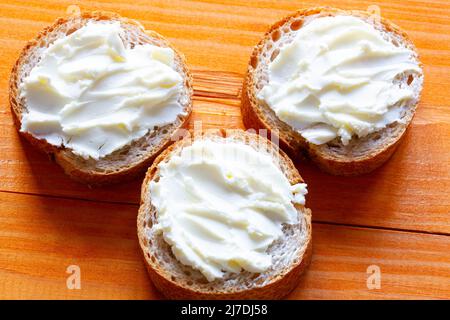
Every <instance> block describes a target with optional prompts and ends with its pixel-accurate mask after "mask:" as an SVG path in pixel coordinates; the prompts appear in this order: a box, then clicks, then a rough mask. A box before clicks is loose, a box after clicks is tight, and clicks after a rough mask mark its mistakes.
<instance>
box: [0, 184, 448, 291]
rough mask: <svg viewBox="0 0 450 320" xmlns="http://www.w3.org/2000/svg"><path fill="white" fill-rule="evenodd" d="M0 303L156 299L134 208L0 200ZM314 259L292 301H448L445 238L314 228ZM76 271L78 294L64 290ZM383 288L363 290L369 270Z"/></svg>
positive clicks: (11, 197) (16, 197) (3, 196)
mask: <svg viewBox="0 0 450 320" xmlns="http://www.w3.org/2000/svg"><path fill="white" fill-rule="evenodd" d="M0 202H1V203H2V210H1V211H0V223H1V225H2V228H1V229H0V243H1V245H0V279H1V280H2V281H0V298H4V299H5V298H8V299H17V298H21V299H22V298H31V299H35V298H48V299H65V298H94V299H97V298H98V299H101V298H118V299H120V298H135V299H155V298H162V297H161V296H160V295H159V294H158V293H157V292H156V291H155V289H154V287H153V286H152V284H151V282H150V280H149V279H148V277H147V274H146V271H145V269H144V263H143V259H142V257H141V253H140V249H139V248H138V243H137V239H136V213H137V206H135V205H129V204H121V205H118V204H110V203H99V202H92V201H80V200H68V199H57V198H49V197H41V196H33V195H23V194H11V193H4V192H3V193H2V192H0ZM313 237H314V246H313V260H312V263H311V266H310V268H309V270H308V271H307V273H306V275H305V277H304V278H303V280H302V282H301V284H300V286H299V287H298V288H297V289H296V290H295V291H294V292H293V293H292V294H291V295H290V296H289V298H295V299H296V298H314V299H340V298H348V299H358V298H405V299H407V298H421V297H423V298H448V297H450V237H448V236H440V235H429V234H418V233H408V232H395V231H388V230H376V229H366V228H355V227H347V226H333V225H327V224H314V226H313ZM69 265H78V266H79V267H80V270H81V290H68V289H67V287H66V278H67V276H68V274H66V268H67V267H68V266H69ZM370 265H378V266H379V267H380V269H381V289H379V290H369V289H367V285H366V281H367V276H368V275H367V272H366V270H367V268H368V266H370Z"/></svg>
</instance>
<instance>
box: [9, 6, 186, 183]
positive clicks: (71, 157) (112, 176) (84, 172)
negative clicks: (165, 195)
mask: <svg viewBox="0 0 450 320" xmlns="http://www.w3.org/2000/svg"><path fill="white" fill-rule="evenodd" d="M92 20H96V21H105V20H114V21H119V22H120V23H121V24H122V25H127V26H132V27H137V28H138V29H139V31H140V32H142V35H146V36H147V37H149V38H151V39H152V40H153V41H154V42H157V43H158V44H160V45H163V46H165V47H169V48H171V49H172V50H173V51H174V52H175V59H176V60H177V62H178V63H179V65H180V67H181V70H180V71H181V72H182V73H183V77H184V79H185V86H186V89H187V90H186V91H187V95H188V96H187V100H188V102H187V105H186V106H185V108H184V110H185V112H186V116H183V117H180V122H179V124H178V125H177V126H174V127H173V128H169V130H168V131H169V134H165V136H164V137H162V138H161V141H160V144H159V145H158V146H157V148H153V149H152V150H151V152H148V153H147V154H145V155H144V156H143V157H141V158H140V159H136V161H133V162H132V163H130V164H129V165H123V166H118V165H111V169H110V170H108V168H106V170H105V168H102V169H101V170H100V169H99V170H97V168H95V164H94V166H93V165H92V164H91V165H90V166H83V165H82V159H81V157H79V156H77V155H75V154H74V153H73V152H72V151H71V150H70V149H68V148H65V147H58V146H54V145H51V144H50V143H48V142H47V141H46V140H44V139H38V138H36V137H34V136H33V135H32V134H30V133H28V132H21V131H20V128H21V119H22V114H23V112H25V111H26V106H25V105H23V103H22V101H21V99H20V97H19V83H20V81H21V79H20V72H21V70H22V68H23V67H24V65H25V64H27V62H28V59H29V56H30V54H31V52H32V51H33V50H34V49H36V47H37V46H39V45H41V44H42V43H43V42H45V40H46V39H47V37H49V35H50V34H51V33H52V32H53V31H54V30H55V29H57V28H58V27H60V26H62V25H65V24H69V23H72V22H73V21H77V25H78V27H74V28H73V29H70V31H69V32H73V31H76V30H77V29H78V28H80V27H82V26H83V25H84V23H86V22H87V21H92ZM143 41H144V43H145V40H143ZM47 46H48V44H47ZM192 95H193V87H192V75H191V74H190V72H189V70H188V68H187V65H186V61H185V58H184V56H183V54H181V53H180V52H179V51H178V50H176V49H175V48H174V47H173V46H172V45H171V44H170V43H169V42H168V41H167V40H166V39H165V38H164V37H163V36H161V35H159V34H158V33H156V32H154V31H149V30H145V29H144V28H143V27H142V25H141V24H140V23H139V22H137V21H135V20H132V19H127V18H124V17H121V16H120V15H118V14H116V13H112V12H106V11H93V12H83V13H81V14H75V15H72V16H68V17H64V18H58V19H57V20H56V21H55V22H54V23H53V24H52V25H50V26H48V27H46V28H45V29H43V30H42V31H41V32H40V33H39V34H38V35H37V36H36V38H35V39H33V40H31V41H29V42H28V43H27V44H26V45H25V47H24V48H23V49H22V51H21V53H20V56H19V58H18V59H17V61H16V63H15V65H14V66H13V69H12V71H11V76H10V80H9V102H10V107H11V112H12V116H13V120H14V124H15V126H16V128H17V130H18V131H19V133H20V134H21V136H23V137H24V138H25V139H26V140H27V141H29V142H30V143H31V145H33V146H34V147H36V148H37V149H39V150H41V151H43V152H44V153H46V154H47V155H48V156H49V158H50V159H51V160H52V161H54V162H56V163H58V164H59V165H60V166H61V167H62V168H63V170H64V172H65V173H66V174H68V175H69V176H70V177H71V178H72V179H74V180H77V181H79V182H83V183H87V184H89V185H90V186H101V185H105V184H112V183H117V182H123V181H126V180H130V179H132V178H134V177H136V176H138V175H139V174H143V173H144V171H145V170H146V169H147V168H148V167H149V166H150V165H151V163H152V162H153V161H154V159H155V158H156V157H157V156H158V154H160V153H161V152H162V151H163V150H164V149H165V148H166V147H167V146H169V145H170V144H172V143H173V141H172V140H173V139H172V137H174V136H177V135H178V131H179V130H180V129H182V128H185V127H186V126H187V123H188V120H189V117H190V115H191V112H192ZM177 121H178V119H177ZM169 127H170V126H169ZM158 132H159V131H158ZM159 134H162V133H159ZM141 139H149V138H147V136H145V137H144V138H141ZM124 148H125V147H124ZM121 151H122V149H121V150H117V151H115V153H116V152H117V153H120V152H121ZM93 167H94V168H93Z"/></svg>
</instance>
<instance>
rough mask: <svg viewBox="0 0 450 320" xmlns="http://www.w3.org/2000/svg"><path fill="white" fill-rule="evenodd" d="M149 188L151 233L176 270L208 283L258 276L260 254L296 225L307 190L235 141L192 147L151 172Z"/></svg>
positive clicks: (265, 264)
mask: <svg viewBox="0 0 450 320" xmlns="http://www.w3.org/2000/svg"><path fill="white" fill-rule="evenodd" d="M158 168H159V178H158V179H157V180H156V181H152V182H151V183H150V195H151V199H152V204H153V205H154V207H155V209H156V211H157V221H158V224H157V225H156V226H154V228H156V229H157V232H162V233H163V237H164V240H165V241H166V242H167V243H168V244H170V245H171V247H172V252H173V253H174V255H175V257H176V258H177V260H179V261H180V262H181V263H183V264H185V265H188V266H191V267H192V268H194V269H197V270H199V271H200V272H201V273H202V274H203V275H204V276H205V277H206V278H207V279H208V280H209V281H213V280H214V279H217V278H222V277H223V275H224V273H225V272H232V273H239V272H241V270H247V271H249V272H255V273H259V272H263V271H265V270H267V269H268V268H269V267H270V266H271V263H272V260H271V256H270V255H269V254H268V253H267V252H266V250H267V248H268V247H269V246H270V245H271V244H272V243H273V242H274V241H276V240H277V239H280V238H281V237H282V236H283V231H282V225H283V224H296V223H298V220H299V218H298V212H297V211H296V209H295V207H294V204H296V203H297V204H304V203H305V194H306V193H307V191H306V184H303V183H302V184H296V185H291V184H290V183H289V181H288V179H287V178H286V176H285V175H284V174H283V172H282V171H281V170H280V169H279V168H278V166H277V165H276V164H275V163H274V162H273V158H272V157H271V156H270V155H269V154H266V153H262V152H258V151H256V150H255V149H253V148H252V147H250V146H248V145H245V144H243V143H237V142H227V143H221V142H215V141H212V140H207V139H204V140H197V141H195V142H194V143H193V144H192V145H191V146H188V147H185V148H183V149H182V150H181V152H180V154H179V155H174V156H172V157H171V158H170V159H169V160H168V161H167V162H162V163H160V164H159V166H158Z"/></svg>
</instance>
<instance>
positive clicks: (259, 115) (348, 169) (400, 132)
mask: <svg viewBox="0 0 450 320" xmlns="http://www.w3.org/2000/svg"><path fill="white" fill-rule="evenodd" d="M339 14H345V15H352V16H356V17H360V18H363V19H368V18H369V17H370V14H369V13H368V12H365V11H355V10H353V11H352V10H340V9H335V8H330V7H317V8H311V9H305V10H299V11H297V12H295V13H293V14H291V15H289V16H287V17H285V18H284V19H282V20H280V21H278V22H277V23H275V24H274V25H273V26H272V27H271V28H270V29H269V31H267V32H266V34H265V35H264V37H263V38H262V40H261V41H260V42H259V43H258V45H256V46H255V48H254V50H253V52H252V55H251V57H250V62H249V65H248V69H247V74H246V77H245V79H244V83H243V87H242V95H241V99H242V104H241V111H242V117H243V122H244V125H245V127H246V128H254V129H266V130H268V132H269V133H270V134H273V135H277V136H278V138H279V141H280V146H281V147H282V148H283V149H284V150H285V151H286V152H287V153H288V154H289V155H290V156H291V157H292V158H293V159H297V160H299V159H304V158H309V159H311V160H312V161H313V162H314V163H315V164H316V165H317V166H318V167H319V168H321V169H322V170H323V171H325V172H328V173H330V174H333V175H343V176H354V175H359V174H363V173H368V172H371V171H373V170H375V169H376V168H378V167H379V166H381V165H382V164H383V163H384V162H386V161H387V160H388V159H389V158H390V157H391V156H392V154H393V153H394V151H395V150H396V148H397V147H398V145H399V143H400V142H401V140H402V139H403V137H404V136H405V132H406V130H407V128H408V126H409V125H410V123H411V121H412V118H413V116H414V113H415V108H416V106H417V103H416V105H414V106H413V107H412V110H411V114H408V115H407V116H406V117H405V120H406V123H404V124H403V123H395V124H393V125H392V126H395V128H394V129H393V130H392V131H393V132H395V136H391V137H390V138H389V139H387V140H386V142H385V143H384V145H383V146H382V147H378V148H376V149H373V150H371V151H370V152H369V153H368V154H366V155H364V156H359V157H351V156H336V155H334V154H332V153H329V152H326V150H325V148H322V147H321V146H317V145H314V144H311V143H308V141H306V139H305V138H303V137H302V136H301V135H300V134H299V133H298V132H297V131H296V130H294V129H292V128H291V127H290V126H289V125H288V124H286V123H284V122H283V121H281V120H280V119H278V117H277V116H276V115H275V113H274V112H273V110H271V109H270V108H268V107H267V108H266V110H263V109H264V108H263V107H262V106H260V104H259V103H258V100H257V98H256V92H255V88H256V87H255V85H256V82H257V79H255V78H256V74H255V69H256V65H257V64H258V62H259V56H260V54H261V53H262V52H263V50H264V45H265V44H266V42H267V41H270V38H271V36H272V34H273V33H274V32H275V31H277V30H280V28H282V27H285V26H287V25H288V24H291V23H295V24H296V27H295V28H301V26H302V24H303V21H304V19H305V18H308V17H311V16H315V15H319V16H336V15H339ZM379 22H380V26H381V27H382V28H383V30H384V31H386V32H387V33H392V34H395V35H396V36H398V37H399V38H400V39H401V41H402V42H403V43H404V45H405V46H407V47H408V48H409V49H411V50H412V51H413V52H414V53H415V55H416V57H418V54H417V50H416V49H415V46H414V44H413V43H412V42H411V40H410V39H409V37H408V35H407V34H406V33H405V32H404V31H402V30H401V29H400V28H399V27H397V26H396V25H394V24H393V23H391V22H390V21H388V20H386V19H383V18H380V20H379ZM417 61H418V63H419V65H420V66H421V67H422V64H421V63H420V61H419V60H418V59H417ZM419 96H420V93H419ZM267 109H270V110H267ZM269 118H271V119H275V120H272V121H269V120H270V119H269ZM269 122H273V123H272V124H271V123H269ZM383 130H386V129H383ZM383 130H381V131H380V132H382V131H383Z"/></svg>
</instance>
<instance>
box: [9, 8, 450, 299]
mask: <svg viewBox="0 0 450 320" xmlns="http://www.w3.org/2000/svg"><path fill="white" fill-rule="evenodd" d="M73 4H76V5H79V6H80V8H81V9H82V10H94V9H100V10H110V11H115V12H118V13H120V14H122V15H124V16H126V17H129V18H135V19H137V20H139V21H140V22H141V23H142V24H143V25H144V26H145V27H146V28H148V29H153V30H155V31H157V32H159V33H161V34H163V35H164V36H165V37H167V38H168V39H169V40H170V41H171V42H172V43H173V44H174V46H175V47H177V48H178V49H180V50H181V51H182V52H183V53H184V54H185V55H186V57H187V60H188V64H189V66H190V68H191V69H192V71H193V75H194V89H195V94H194V112H193V116H192V120H191V123H190V126H191V127H193V125H194V122H195V121H202V124H203V128H217V127H220V128H242V126H243V125H242V120H241V117H240V98H239V92H240V88H241V83H242V79H243V75H244V73H245V69H246V65H247V62H248V58H249V55H250V52H251V50H252V47H253V46H254V45H255V44H256V43H257V42H258V40H259V39H260V37H261V36H262V34H263V33H264V32H265V31H266V30H267V29H268V27H269V26H270V24H272V23H273V22H275V21H276V20H278V19H280V18H282V17H283V16H285V15H287V14H288V13H290V12H292V11H293V10H296V9H299V8H303V7H310V6H317V5H332V6H333V5H336V3H335V1H302V2H296V1H288V0H282V1H269V0H261V1H255V0H233V1H231V0H229V1H226V0H205V1H182V0H174V1H164V0H157V1H149V0H135V1H133V2H126V1H110V0H109V1H106V0H96V1H66V0H59V1H56V0H47V1H39V0H7V1H0V54H1V57H2V63H1V64H0V199H1V200H0V201H1V203H2V206H1V207H0V230H1V231H0V234H1V237H0V297H3V298H25V297H26V298H61V299H62V298H159V297H160V296H158V295H157V293H156V292H155V290H154V288H153V287H152V286H151V284H150V283H149V281H148V279H147V278H146V274H145V272H144V269H143V263H142V261H141V257H140V255H139V251H138V250H137V248H138V245H137V241H136V236H135V231H136V230H135V225H134V221H135V218H136V211H137V206H136V204H137V203H138V201H139V198H138V197H139V188H140V183H141V181H140V180H139V179H138V180H136V181H133V182H130V183H126V184H124V185H119V186H114V187H111V188H101V189H89V188H88V187H86V186H84V185H81V184H78V183H76V182H73V181H71V180H70V179H69V178H68V177H66V176H65V175H64V174H63V173H62V170H61V169H60V168H59V167H58V166H57V165H55V164H52V163H51V162H50V161H48V159H46V157H45V156H44V155H42V154H40V153H38V152H37V151H35V150H33V149H32V148H31V147H30V146H29V145H28V144H27V143H26V142H25V141H22V140H21V139H20V138H19V136H18V134H17V132H16V131H15V129H14V127H13V124H12V118H11V114H10V111H9V105H8V92H7V81H8V77H9V72H10V70H11V67H12V65H13V63H14V61H15V59H16V58H17V57H18V54H19V52H20V50H21V48H22V47H23V46H24V44H25V42H26V41H27V40H29V39H31V38H33V37H34V36H35V35H36V33H37V32H38V31H39V30H41V29H42V28H43V27H45V26H46V25H47V24H49V23H51V22H52V21H53V20H54V19H55V18H57V17H58V16H61V15H64V14H65V11H66V8H67V7H68V6H69V5H73ZM369 5H379V6H380V8H381V14H382V15H383V16H384V17H386V18H388V19H391V20H392V21H393V22H394V23H396V24H398V25H399V26H400V27H402V28H403V29H404V30H406V31H407V33H408V34H409V35H410V37H411V39H412V40H413V41H414V43H415V44H416V46H417V47H418V50H419V53H420V55H421V60H422V62H423V63H424V66H425V67H424V71H425V85H424V90H423V95H422V100H421V103H420V104H419V108H418V111H417V114H416V116H415V118H414V120H413V124H412V126H411V128H410V130H409V131H408V133H407V137H406V139H405V141H404V142H403V143H402V144H401V145H400V147H399V150H398V151H397V152H396V154H395V155H394V157H393V158H392V159H391V160H390V161H389V162H388V163H387V164H386V165H384V166H383V167H381V168H380V169H378V170H376V171H375V172H373V173H371V174H369V175H365V176H361V177H356V178H339V177H332V176H329V175H326V174H324V173H321V172H320V171H319V170H317V168H316V167H314V166H313V165H312V164H310V163H299V164H298V168H299V170H300V172H301V174H302V176H303V177H304V179H305V180H306V182H307V183H308V185H309V195H308V198H307V202H308V203H307V204H308V207H310V208H311V209H312V210H313V221H315V222H316V223H315V225H314V229H313V232H314V237H315V252H314V256H313V263H312V268H311V270H310V271H309V272H308V274H307V276H306V277H305V278H304V280H303V282H302V284H301V286H300V287H299V289H298V290H296V291H295V292H294V293H293V294H292V295H291V296H290V297H291V298H414V297H416V298H418V297H423V298H450V292H449V290H450V283H449V279H450V271H449V270H450V268H449V267H450V266H449V263H450V256H449V255H448V254H449V251H450V250H449V237H448V236H449V235H450V196H449V194H450V94H449V93H450V92H449V89H448V88H450V20H449V19H448V17H449V16H450V4H449V2H448V1H446V0H433V1H418V0H414V1H406V0H394V1H387V0H385V1H357V0H345V1H341V2H339V7H340V8H342V9H363V10H364V9H366V8H367V6H369ZM63 198H64V199H63ZM69 198H70V199H69ZM72 199H73V200H72ZM81 199H86V200H89V201H84V200H83V201H81ZM104 221H107V222H108V223H107V224H104V223H102V222H104ZM73 261H75V262H73ZM373 261H374V262H373ZM71 263H75V264H77V263H78V264H79V265H80V266H81V267H82V270H84V271H83V274H84V277H85V279H84V280H85V281H84V282H83V283H84V288H83V289H82V290H81V291H73V290H67V289H66V287H65V277H66V274H65V268H66V267H67V265H69V264H71ZM369 264H379V265H380V266H381V268H382V273H383V279H384V280H383V284H382V289H381V290H372V291H371V290H367V288H366V287H365V281H366V276H367V275H366V273H365V270H366V268H367V266H368V265H369Z"/></svg>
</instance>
